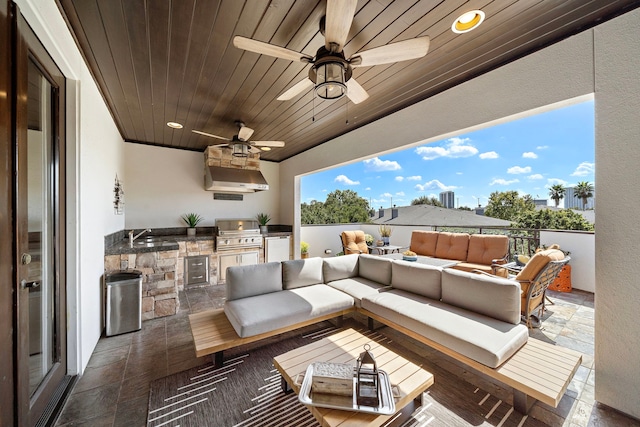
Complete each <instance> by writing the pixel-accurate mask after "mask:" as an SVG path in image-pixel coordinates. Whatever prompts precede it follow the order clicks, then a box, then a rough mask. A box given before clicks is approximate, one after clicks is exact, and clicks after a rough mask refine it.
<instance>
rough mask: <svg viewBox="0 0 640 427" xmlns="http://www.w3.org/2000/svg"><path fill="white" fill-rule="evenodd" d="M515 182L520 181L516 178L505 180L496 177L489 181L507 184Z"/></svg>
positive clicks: (493, 183)
mask: <svg viewBox="0 0 640 427" xmlns="http://www.w3.org/2000/svg"><path fill="white" fill-rule="evenodd" d="M516 182H520V181H519V180H518V179H511V180H506V179H502V178H497V179H494V180H493V181H491V182H490V183H489V185H509V184H515V183H516Z"/></svg>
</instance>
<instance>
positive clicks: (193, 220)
mask: <svg viewBox="0 0 640 427" xmlns="http://www.w3.org/2000/svg"><path fill="white" fill-rule="evenodd" d="M182 220H183V221H184V222H185V223H186V224H187V226H188V227H189V228H194V227H195V226H196V225H198V224H200V223H201V222H202V221H203V220H204V218H202V217H201V216H200V215H198V214H196V213H188V214H184V215H182Z"/></svg>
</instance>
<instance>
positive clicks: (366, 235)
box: [364, 234, 375, 246]
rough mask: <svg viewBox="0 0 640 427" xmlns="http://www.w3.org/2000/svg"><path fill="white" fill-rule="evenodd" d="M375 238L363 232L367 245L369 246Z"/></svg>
mask: <svg viewBox="0 0 640 427" xmlns="http://www.w3.org/2000/svg"><path fill="white" fill-rule="evenodd" d="M374 240H375V239H374V238H373V236H372V235H371V234H365V235H364V241H365V242H367V245H369V246H371V245H373V241H374Z"/></svg>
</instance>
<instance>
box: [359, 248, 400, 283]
mask: <svg viewBox="0 0 640 427" xmlns="http://www.w3.org/2000/svg"><path fill="white" fill-rule="evenodd" d="M391 264H392V260H391V259H389V258H381V257H379V256H374V255H360V259H359V260H358V275H359V276H360V277H362V278H364V279H368V280H371V281H374V282H377V283H380V284H381V285H385V286H389V285H390V284H391Z"/></svg>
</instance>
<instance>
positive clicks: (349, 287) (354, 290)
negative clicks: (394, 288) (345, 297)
mask: <svg viewBox="0 0 640 427" xmlns="http://www.w3.org/2000/svg"><path fill="white" fill-rule="evenodd" d="M327 285H328V286H331V287H332V288H335V289H337V290H339V291H342V292H344V293H347V294H349V295H351V296H352V297H353V299H354V300H355V304H356V307H361V306H362V305H361V303H360V300H361V299H362V297H364V296H366V295H371V294H377V293H378V292H380V290H381V289H390V288H389V287H388V286H384V285H381V284H380V283H378V282H374V281H371V280H367V279H363V278H362V277H350V278H348V279H340V280H334V281H333V282H329V283H327Z"/></svg>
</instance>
